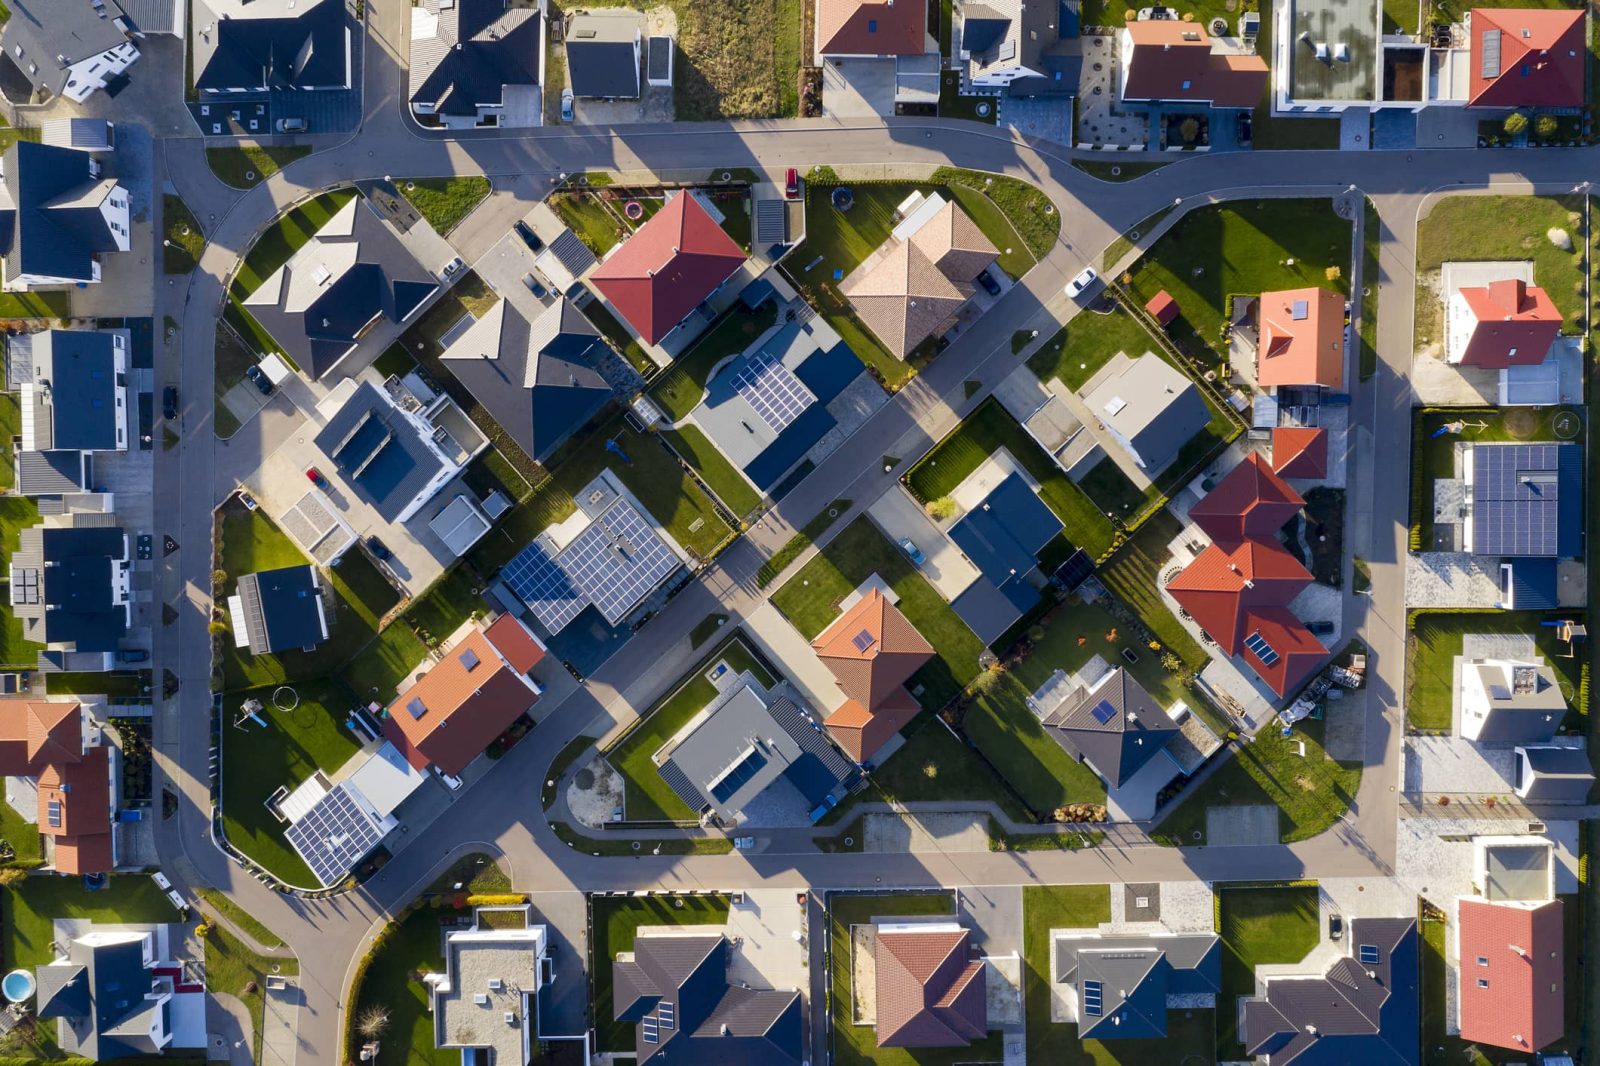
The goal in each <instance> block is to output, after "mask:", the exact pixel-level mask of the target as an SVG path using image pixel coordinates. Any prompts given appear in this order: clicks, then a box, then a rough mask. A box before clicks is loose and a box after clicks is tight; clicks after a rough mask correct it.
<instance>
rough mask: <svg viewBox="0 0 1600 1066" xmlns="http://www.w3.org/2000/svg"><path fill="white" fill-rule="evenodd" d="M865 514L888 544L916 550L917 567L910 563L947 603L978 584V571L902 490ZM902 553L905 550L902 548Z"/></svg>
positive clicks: (894, 491)
mask: <svg viewBox="0 0 1600 1066" xmlns="http://www.w3.org/2000/svg"><path fill="white" fill-rule="evenodd" d="M867 513H868V514H869V515H871V516H872V520H873V521H874V522H875V523H877V526H878V528H879V529H881V530H883V532H884V535H885V536H887V537H888V538H889V539H890V540H891V541H894V542H895V543H896V544H900V543H901V542H902V541H910V542H911V544H912V545H914V546H915V547H916V549H917V551H918V552H919V553H920V554H921V555H922V562H920V563H917V562H916V559H915V558H914V557H913V558H912V562H913V563H915V564H916V567H917V569H918V570H920V571H921V572H922V576H923V577H925V578H927V579H928V582H929V584H931V585H933V587H934V588H936V589H938V590H939V594H940V595H941V596H943V597H944V598H945V599H946V600H954V599H955V598H956V597H957V596H959V595H961V593H962V592H964V591H966V589H967V586H969V585H971V584H972V583H973V582H974V581H976V580H978V568H977V567H976V566H973V565H972V563H971V561H970V560H968V559H967V557H966V556H965V555H962V554H961V549H960V548H957V547H956V546H955V543H954V542H953V541H951V540H950V538H949V537H946V536H945V535H944V534H943V533H941V532H940V531H939V527H938V526H936V525H934V524H933V520H932V519H930V518H929V517H928V516H927V515H926V514H925V513H924V512H923V510H922V508H921V507H919V506H918V505H917V502H916V501H915V500H913V499H912V498H911V496H910V494H909V493H907V492H906V490H905V489H904V488H903V487H902V486H900V485H896V486H895V487H894V488H892V489H890V490H889V491H888V492H886V493H884V494H883V495H882V496H880V497H879V498H878V500H877V502H876V503H874V504H873V505H872V507H871V508H870V509H868V511H867ZM901 549H902V550H905V546H904V545H903V544H901ZM908 554H909V553H908Z"/></svg>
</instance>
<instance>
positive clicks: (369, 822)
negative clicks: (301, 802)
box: [284, 785, 384, 886]
mask: <svg viewBox="0 0 1600 1066" xmlns="http://www.w3.org/2000/svg"><path fill="white" fill-rule="evenodd" d="M284 835H285V836H286V837H287V838H288V840H289V843H290V844H291V845H292V846H293V847H294V850H295V851H296V852H298V853H299V855H300V857H301V858H302V859H304V860H305V863H306V865H307V866H309V867H310V868H311V872H312V873H313V874H315V875H316V878H317V880H318V881H320V882H321V883H322V884H324V885H328V886H332V885H336V884H338V883H339V881H341V880H342V879H343V878H344V876H345V875H346V874H347V873H349V872H350V870H351V868H352V867H354V866H355V864H356V863H358V862H360V861H361V860H362V858H364V857H365V856H366V854H367V852H369V851H371V850H372V849H373V848H375V847H377V846H378V842H379V841H380V840H382V839H383V835H384V834H383V829H382V828H381V827H380V826H379V825H378V823H377V822H376V821H374V820H373V818H372V816H371V815H370V814H369V813H368V812H367V811H366V810H365V809H363V808H362V807H361V806H360V805H359V804H357V803H356V801H355V800H354V799H352V798H351V797H350V794H349V792H347V791H346V790H345V788H344V786H343V785H340V786H338V787H336V788H335V789H333V791H331V792H329V793H327V794H326V795H324V796H323V797H322V798H321V799H319V800H317V801H316V802H315V803H313V804H312V805H311V808H310V809H309V810H307V811H306V813H305V814H304V815H302V816H301V818H300V819H299V820H298V821H296V822H295V823H294V824H293V825H291V826H289V828H288V830H287V831H286V832H285V833H284Z"/></svg>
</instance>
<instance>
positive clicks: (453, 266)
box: [444, 255, 467, 278]
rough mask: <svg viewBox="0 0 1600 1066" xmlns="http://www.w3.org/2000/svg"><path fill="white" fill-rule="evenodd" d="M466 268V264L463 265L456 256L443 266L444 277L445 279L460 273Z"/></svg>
mask: <svg viewBox="0 0 1600 1066" xmlns="http://www.w3.org/2000/svg"><path fill="white" fill-rule="evenodd" d="M466 268H467V264H465V263H463V262H462V261H461V257H460V256H459V255H458V256H456V257H455V258H454V259H451V260H450V262H448V263H446V264H445V265H444V276H445V277H447V278H448V277H451V276H453V275H454V274H455V273H456V272H458V271H461V270H465V269H466Z"/></svg>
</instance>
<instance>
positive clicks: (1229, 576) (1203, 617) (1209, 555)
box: [1167, 540, 1311, 655]
mask: <svg viewBox="0 0 1600 1066" xmlns="http://www.w3.org/2000/svg"><path fill="white" fill-rule="evenodd" d="M1309 584H1311V575H1310V574H1309V573H1308V572H1307V571H1306V568H1305V567H1304V566H1302V565H1301V563H1300V560H1298V559H1296V558H1295V557H1294V556H1292V555H1290V554H1289V552H1288V550H1287V549H1285V548H1284V547H1283V545H1281V544H1279V543H1278V542H1277V541H1276V540H1247V541H1245V542H1244V543H1243V544H1239V545H1237V546H1235V547H1234V548H1233V549H1232V550H1231V551H1228V550H1225V549H1223V548H1221V547H1219V546H1218V545H1216V544H1212V545H1210V546H1208V547H1207V548H1206V550H1205V551H1203V552H1201V553H1200V555H1199V556H1198V557H1197V558H1196V559H1195V561H1194V562H1192V563H1190V564H1189V565H1188V566H1187V567H1185V568H1184V570H1183V572H1182V573H1180V574H1179V575H1178V576H1177V577H1175V578H1173V579H1172V581H1171V582H1170V583H1169V584H1168V585H1167V591H1168V592H1170V593H1172V598H1173V599H1175V600H1177V601H1178V605H1179V606H1180V607H1182V608H1183V609H1184V610H1185V611H1188V612H1189V616H1190V617H1191V618H1193V619H1194V620H1195V624H1196V625H1198V626H1199V627H1200V628H1201V629H1203V630H1205V631H1206V633H1207V634H1208V635H1209V636H1210V637H1211V639H1212V640H1214V641H1216V642H1217V644H1218V645H1219V646H1220V647H1221V648H1222V650H1223V652H1224V653H1225V654H1228V655H1237V654H1239V649H1240V647H1241V645H1242V644H1243V641H1244V638H1245V635H1246V633H1245V624H1246V620H1247V616H1248V615H1249V613H1250V612H1251V611H1252V610H1257V611H1259V610H1261V609H1263V608H1267V607H1282V606H1285V605H1286V604H1288V602H1289V601H1290V600H1292V599H1294V598H1295V596H1297V595H1299V593H1300V590H1301V589H1303V588H1305V587H1306V586H1307V585H1309Z"/></svg>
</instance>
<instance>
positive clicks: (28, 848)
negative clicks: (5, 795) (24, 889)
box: [0, 803, 44, 867]
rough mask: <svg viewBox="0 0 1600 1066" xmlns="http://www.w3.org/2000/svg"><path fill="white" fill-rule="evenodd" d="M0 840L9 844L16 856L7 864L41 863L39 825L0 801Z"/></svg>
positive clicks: (30, 864)
mask: <svg viewBox="0 0 1600 1066" xmlns="http://www.w3.org/2000/svg"><path fill="white" fill-rule="evenodd" d="M0 840H4V841H5V842H6V843H7V844H10V845H11V850H12V851H14V852H16V856H17V857H16V858H15V859H13V860H11V862H9V863H7V864H6V865H8V866H24V867H34V866H39V865H41V864H42V863H43V861H44V859H43V853H44V845H43V843H42V842H41V841H40V839H39V826H38V824H37V823H35V822H30V821H28V820H27V819H25V818H23V817H22V814H21V812H19V811H18V810H17V809H16V808H15V807H13V806H11V804H9V803H0Z"/></svg>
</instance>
